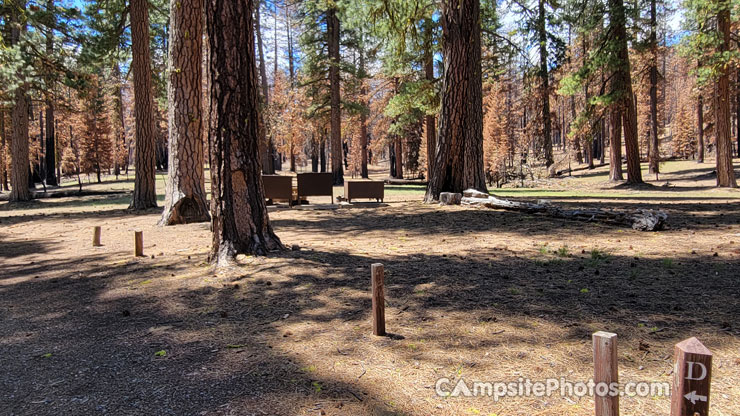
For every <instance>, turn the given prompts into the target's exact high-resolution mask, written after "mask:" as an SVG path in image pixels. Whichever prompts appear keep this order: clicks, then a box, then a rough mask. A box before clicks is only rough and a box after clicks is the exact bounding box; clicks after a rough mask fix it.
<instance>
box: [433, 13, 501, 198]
mask: <svg viewBox="0 0 740 416" xmlns="http://www.w3.org/2000/svg"><path fill="white" fill-rule="evenodd" d="M441 10H442V14H441V16H440V21H441V23H442V38H443V39H442V45H443V47H442V53H443V56H444V75H443V81H442V106H441V111H440V115H439V134H438V135H437V141H438V143H437V151H436V155H435V160H434V170H433V171H432V174H431V176H430V178H429V185H428V186H427V192H426V196H425V197H424V200H425V201H426V202H433V201H438V200H439V194H440V193H441V192H454V193H462V191H463V190H465V189H470V188H473V189H476V190H479V191H481V192H487V189H486V177H485V174H484V173H483V90H482V76H481V45H480V1H479V0H443V1H442V5H441Z"/></svg>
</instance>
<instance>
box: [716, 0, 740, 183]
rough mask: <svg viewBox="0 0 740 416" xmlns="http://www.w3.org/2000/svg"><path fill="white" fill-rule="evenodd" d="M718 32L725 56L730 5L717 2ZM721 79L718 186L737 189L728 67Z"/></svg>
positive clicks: (718, 88)
mask: <svg viewBox="0 0 740 416" xmlns="http://www.w3.org/2000/svg"><path fill="white" fill-rule="evenodd" d="M717 3H718V5H719V6H720V9H719V12H718V13H717V30H718V31H719V35H720V40H721V41H720V45H719V52H720V53H722V54H725V53H727V52H728V51H729V48H730V9H729V7H730V4H729V1H727V0H717ZM719 71H720V74H719V78H718V79H717V83H716V84H715V86H714V117H715V120H716V122H717V126H716V127H715V129H716V132H717V134H716V137H717V143H716V149H717V150H716V153H717V186H720V187H723V188H737V180H736V179H735V170H734V167H733V166H732V141H731V138H730V136H731V133H730V75H729V73H728V68H727V67H726V66H721V67H720V69H719Z"/></svg>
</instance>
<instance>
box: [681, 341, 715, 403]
mask: <svg viewBox="0 0 740 416" xmlns="http://www.w3.org/2000/svg"><path fill="white" fill-rule="evenodd" d="M711 379H712V353H711V352H710V351H709V349H707V347H705V346H704V344H702V343H701V342H700V341H699V340H698V339H696V338H694V337H692V338H689V339H687V340H684V341H681V342H679V343H678V344H676V347H675V363H674V368H673V388H672V390H671V416H707V415H708V414H709V384H710V382H711Z"/></svg>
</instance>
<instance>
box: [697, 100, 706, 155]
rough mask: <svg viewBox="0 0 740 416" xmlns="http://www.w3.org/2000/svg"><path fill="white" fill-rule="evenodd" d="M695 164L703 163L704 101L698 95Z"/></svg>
mask: <svg viewBox="0 0 740 416" xmlns="http://www.w3.org/2000/svg"><path fill="white" fill-rule="evenodd" d="M696 138H697V142H698V143H697V155H696V163H704V100H703V99H702V96H701V95H700V96H699V97H698V98H697V99H696Z"/></svg>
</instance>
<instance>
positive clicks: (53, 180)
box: [44, 0, 57, 186]
mask: <svg viewBox="0 0 740 416" xmlns="http://www.w3.org/2000/svg"><path fill="white" fill-rule="evenodd" d="M46 10H47V12H49V13H50V14H49V18H50V19H54V18H55V16H56V13H55V10H54V0H47V2H46ZM53 52H54V33H53V31H51V30H50V31H49V32H48V33H47V34H46V54H47V55H48V56H51V55H52V54H53ZM47 83H48V85H47V89H48V91H47V95H46V154H45V156H44V161H45V164H46V169H45V170H46V184H47V185H49V186H57V175H56V173H55V167H56V147H55V143H54V138H55V131H54V98H53V95H54V94H53V93H54V91H53V85H54V83H53V79H48V80H47Z"/></svg>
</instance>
